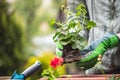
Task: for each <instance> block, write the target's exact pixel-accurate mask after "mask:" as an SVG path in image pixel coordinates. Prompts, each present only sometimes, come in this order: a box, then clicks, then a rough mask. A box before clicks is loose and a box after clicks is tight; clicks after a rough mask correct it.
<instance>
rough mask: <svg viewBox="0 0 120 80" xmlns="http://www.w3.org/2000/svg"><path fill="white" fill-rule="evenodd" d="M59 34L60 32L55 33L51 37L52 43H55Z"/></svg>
mask: <svg viewBox="0 0 120 80" xmlns="http://www.w3.org/2000/svg"><path fill="white" fill-rule="evenodd" d="M59 34H60V32H56V33H55V34H54V35H53V40H54V42H56V40H57V38H58V36H59Z"/></svg>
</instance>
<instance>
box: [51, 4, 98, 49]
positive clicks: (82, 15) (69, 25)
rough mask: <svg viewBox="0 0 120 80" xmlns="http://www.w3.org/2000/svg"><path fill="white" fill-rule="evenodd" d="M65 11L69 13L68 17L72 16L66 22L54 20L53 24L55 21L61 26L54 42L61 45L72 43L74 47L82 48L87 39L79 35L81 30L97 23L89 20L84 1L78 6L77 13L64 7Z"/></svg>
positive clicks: (54, 37)
mask: <svg viewBox="0 0 120 80" xmlns="http://www.w3.org/2000/svg"><path fill="white" fill-rule="evenodd" d="M64 11H65V13H67V16H68V18H69V17H71V18H69V19H67V20H68V21H67V22H65V23H60V22H55V21H53V20H52V22H51V23H52V24H53V23H55V24H57V25H59V26H60V28H59V29H57V31H56V33H55V35H54V36H53V40H54V42H59V44H61V45H72V48H73V49H82V48H83V46H84V44H85V39H84V37H82V36H81V35H79V32H80V31H81V30H83V29H84V28H88V29H90V28H91V27H94V26H95V25H96V24H95V23H94V22H92V21H90V20H87V18H86V13H87V11H86V8H85V6H84V5H83V4H82V3H81V4H80V5H78V7H77V8H76V11H77V12H76V14H73V13H71V12H68V11H67V10H66V9H64Z"/></svg>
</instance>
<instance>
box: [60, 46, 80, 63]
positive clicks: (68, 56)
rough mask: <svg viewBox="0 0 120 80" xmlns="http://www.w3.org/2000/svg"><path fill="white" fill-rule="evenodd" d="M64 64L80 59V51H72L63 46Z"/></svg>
mask: <svg viewBox="0 0 120 80" xmlns="http://www.w3.org/2000/svg"><path fill="white" fill-rule="evenodd" d="M62 57H63V58H64V63H71V62H75V61H78V60H80V59H81V56H80V50H78V49H72V47H71V46H70V45H66V46H64V49H63V56H62Z"/></svg>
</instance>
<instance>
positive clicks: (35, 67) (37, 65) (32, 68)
mask: <svg viewBox="0 0 120 80" xmlns="http://www.w3.org/2000/svg"><path fill="white" fill-rule="evenodd" d="M40 66H41V63H40V62H39V61H36V62H35V63H34V64H33V65H32V66H30V67H28V68H27V69H26V70H25V71H23V72H22V73H21V74H23V75H24V77H25V78H27V77H29V76H30V75H32V74H34V73H35V72H37V70H38V69H39V68H40Z"/></svg>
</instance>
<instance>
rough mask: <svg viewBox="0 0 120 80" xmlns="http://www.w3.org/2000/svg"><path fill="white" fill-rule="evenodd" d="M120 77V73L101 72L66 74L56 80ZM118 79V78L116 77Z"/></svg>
mask: <svg viewBox="0 0 120 80" xmlns="http://www.w3.org/2000/svg"><path fill="white" fill-rule="evenodd" d="M112 76H115V77H116V78H118V77H120V74H105V75H104V74H99V75H89V76H87V75H70V76H68V75H64V76H62V77H60V78H57V79H56V80H109V78H110V77H112ZM38 80H47V79H46V78H40V79H38ZM116 80H117V79H116Z"/></svg>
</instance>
